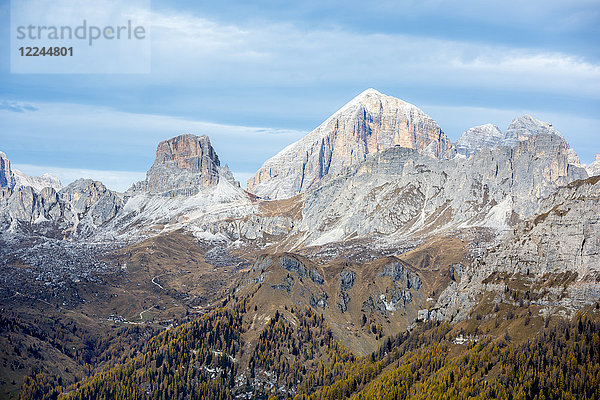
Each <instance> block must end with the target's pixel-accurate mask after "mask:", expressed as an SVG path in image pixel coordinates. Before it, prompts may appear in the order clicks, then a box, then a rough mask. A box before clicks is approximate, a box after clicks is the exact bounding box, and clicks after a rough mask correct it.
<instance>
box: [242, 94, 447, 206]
mask: <svg viewBox="0 0 600 400" xmlns="http://www.w3.org/2000/svg"><path fill="white" fill-rule="evenodd" d="M394 146H399V147H406V148H410V149H415V150H418V151H419V152H422V153H426V154H430V155H432V156H434V157H437V158H442V159H447V158H452V157H453V156H454V154H455V153H456V151H455V149H454V147H453V145H452V143H451V142H450V139H449V138H448V137H447V136H446V135H445V134H444V132H443V131H442V129H441V128H440V127H439V125H438V124H437V123H436V122H435V121H434V120H433V119H432V118H431V117H429V116H428V115H426V114H425V113H424V112H423V111H421V110H420V109H419V108H417V107H415V106H414V105H412V104H409V103H406V102H404V101H402V100H400V99H397V98H394V97H391V96H386V95H384V94H382V93H379V92H378V91H377V90H375V89H367V90H365V91H364V92H362V93H361V94H359V95H358V96H356V97H355V98H354V99H352V100H351V101H350V102H349V103H347V104H346V105H345V106H343V107H342V108H341V109H340V110H338V111H337V112H336V113H335V114H333V115H332V116H331V117H329V118H328V119H327V120H326V121H325V122H323V123H322V124H321V125H319V126H318V127H317V128H316V129H315V130H313V131H312V132H311V133H309V134H308V135H306V136H305V137H304V138H302V139H300V140H299V141H297V142H296V143H293V144H291V145H290V146H288V147H286V148H285V149H283V150H282V151H281V152H279V153H278V154H277V155H275V156H274V157H272V158H271V159H269V160H267V161H266V162H265V163H264V164H263V166H262V167H261V168H260V169H259V170H258V172H256V174H255V175H254V176H253V177H252V178H250V179H249V180H248V191H250V192H252V193H255V194H257V195H258V196H261V197H264V198H271V199H282V198H288V197H292V196H295V195H296V194H298V193H302V192H304V191H306V190H307V189H308V188H310V187H311V186H313V185H314V184H315V183H317V182H318V181H319V180H321V179H322V178H323V177H324V176H325V175H328V174H336V173H338V172H340V171H341V170H342V168H344V167H346V166H348V165H354V164H357V163H359V162H361V161H363V160H364V159H365V158H366V156H367V155H368V154H372V153H377V152H379V151H382V150H385V149H388V148H390V147H394Z"/></svg>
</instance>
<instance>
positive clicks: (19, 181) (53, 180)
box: [13, 169, 62, 192]
mask: <svg viewBox="0 0 600 400" xmlns="http://www.w3.org/2000/svg"><path fill="white" fill-rule="evenodd" d="M13 174H14V176H15V186H31V187H32V188H33V189H34V190H35V191H36V192H41V191H42V189H44V188H46V187H50V188H52V189H54V190H56V191H58V190H60V189H62V184H61V183H60V179H58V178H57V177H56V176H54V175H50V174H44V175H42V176H29V175H27V174H25V173H23V172H21V171H19V170H18V169H13Z"/></svg>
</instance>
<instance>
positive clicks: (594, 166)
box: [585, 154, 600, 176]
mask: <svg viewBox="0 0 600 400" xmlns="http://www.w3.org/2000/svg"><path fill="white" fill-rule="evenodd" d="M585 169H586V171H587V173H588V175H589V176H596V175H600V154H597V155H596V160H595V161H594V162H592V163H591V164H590V165H588V166H586V167H585Z"/></svg>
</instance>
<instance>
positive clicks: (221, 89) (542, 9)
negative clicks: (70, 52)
mask: <svg viewBox="0 0 600 400" xmlns="http://www.w3.org/2000/svg"><path fill="white" fill-rule="evenodd" d="M217 3H218V4H217ZM49 4H52V2H49ZM151 20H152V33H151V38H152V41H151V51H152V53H151V55H152V58H151V60H152V61H151V73H149V74H105V75H103V74H78V75H64V74H58V75H54V74H37V75H36V74H11V73H10V57H8V56H7V55H8V54H10V53H9V52H10V48H9V47H10V41H9V35H10V3H9V2H8V1H6V0H4V1H1V2H0V34H1V37H2V39H1V40H0V52H2V54H5V56H4V57H2V58H0V150H1V151H4V152H5V153H7V155H8V157H9V158H10V159H11V161H12V162H13V164H14V165H16V166H17V167H20V168H21V169H22V170H24V171H25V172H28V173H30V174H40V173H43V172H44V171H50V172H53V173H55V174H57V175H59V176H60V177H61V178H62V179H63V181H66V182H65V183H67V182H68V181H69V180H70V179H73V178H74V177H76V176H79V175H84V176H86V177H93V178H95V179H101V180H103V181H105V183H107V185H108V186H109V187H111V188H114V189H118V190H124V189H126V188H127V187H128V186H129V185H130V184H131V183H132V182H133V181H134V180H138V179H141V178H142V177H143V175H144V172H145V171H146V170H147V169H148V168H149V166H150V165H151V164H152V162H153V159H154V151H155V148H156V144H157V143H158V142H159V141H160V140H164V139H167V138H170V137H173V136H176V135H177V134H180V133H184V132H190V133H196V134H208V135H209V136H210V138H211V141H212V142H213V145H214V147H215V149H216V151H217V153H218V154H219V156H220V158H221V160H222V161H223V162H227V163H228V164H229V166H230V167H231V169H232V170H233V171H234V173H235V174H236V176H237V177H238V179H240V180H242V181H243V182H242V183H244V182H245V179H246V178H247V177H248V176H249V175H250V174H251V173H253V172H254V171H256V170H257V169H258V167H260V165H261V164H262V162H263V161H265V160H266V159H267V158H268V157H270V156H272V155H274V154H275V153H277V152H278V151H279V150H280V149H282V148H283V147H284V146H285V145H287V144H289V143H291V142H293V141H295V140H297V139H299V138H300V137H302V136H303V135H304V134H306V133H307V132H308V131H310V130H312V129H313V128H315V127H316V126H317V125H319V124H320V123H321V122H322V121H323V120H325V119H326V118H327V117H328V116H329V115H331V114H332V113H333V112H335V111H336V110H337V109H338V108H340V107H341V106H342V105H343V104H344V103H346V102H347V101H349V100H350V99H351V98H352V97H354V96H355V95H356V94H358V93H360V92H361V91H363V90H364V89H366V88H369V87H374V88H376V89H378V90H379V91H381V92H383V93H386V94H389V95H392V96H395V97H399V98H401V99H403V100H405V101H408V102H410V103H413V104H415V105H417V106H418V107H420V108H421V109H422V110H423V111H425V112H426V113H427V114H429V115H430V116H431V117H433V118H434V119H435V120H436V121H437V122H438V123H439V124H440V126H441V127H442V129H443V130H444V131H445V132H446V133H447V134H448V135H449V136H450V138H451V139H453V140H456V139H458V137H459V136H460V134H461V133H462V132H463V131H464V130H466V129H468V128H469V127H471V126H474V125H479V124H484V123H488V122H491V123H494V124H496V125H498V126H499V127H500V128H501V129H502V130H505V129H506V127H507V126H508V124H509V123H510V121H511V119H512V118H513V117H515V116H518V115H521V114H524V113H529V114H532V115H533V116H535V117H536V118H538V119H541V120H544V121H547V122H551V123H553V124H554V126H555V127H556V128H557V129H558V130H560V131H561V132H562V133H563V135H564V136H565V137H566V138H567V140H568V141H569V143H570V144H571V146H572V147H573V148H574V149H575V150H576V151H577V153H578V154H579V155H580V156H581V158H582V160H583V161H584V162H590V161H592V160H593V158H594V155H595V153H600V140H599V139H600V114H599V111H600V41H599V40H598V38H600V1H597V0H595V1H591V0H588V1H579V0H570V1H553V0H546V1H527V2H522V1H512V0H504V1H485V2H482V1H471V0H463V1H428V0H421V1H380V2H356V1H327V0H325V1H323V0H322V1H296V2H276V1H254V2H252V3H251V4H247V3H246V2H241V1H240V2H232V1H222V2H214V1H210V2H208V1H192V0H189V1H164V0H153V1H152V10H151Z"/></svg>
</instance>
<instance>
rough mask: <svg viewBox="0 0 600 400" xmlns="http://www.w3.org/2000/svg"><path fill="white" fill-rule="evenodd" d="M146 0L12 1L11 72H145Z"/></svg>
mask: <svg viewBox="0 0 600 400" xmlns="http://www.w3.org/2000/svg"><path fill="white" fill-rule="evenodd" d="M149 7H150V0H13V1H12V2H11V72H12V73H148V72H150V8H149Z"/></svg>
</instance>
